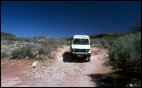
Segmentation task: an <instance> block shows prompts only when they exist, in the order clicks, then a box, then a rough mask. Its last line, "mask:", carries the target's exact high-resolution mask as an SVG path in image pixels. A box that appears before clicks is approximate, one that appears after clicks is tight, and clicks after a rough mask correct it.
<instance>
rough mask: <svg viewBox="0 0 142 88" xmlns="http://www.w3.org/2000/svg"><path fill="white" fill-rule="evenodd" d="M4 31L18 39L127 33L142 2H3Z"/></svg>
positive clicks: (136, 17) (136, 16)
mask: <svg viewBox="0 0 142 88" xmlns="http://www.w3.org/2000/svg"><path fill="white" fill-rule="evenodd" d="M1 3H2V4H1V31H2V32H8V33H13V34H15V35H16V36H17V37H33V36H47V37H56V38H63V37H70V36H73V35H74V34H86V35H90V34H91V35H92V34H101V33H107V32H126V31H128V27H129V25H131V24H132V23H133V22H135V20H136V19H138V18H140V17H141V4H140V1H65V2H64V1H2V2H1Z"/></svg>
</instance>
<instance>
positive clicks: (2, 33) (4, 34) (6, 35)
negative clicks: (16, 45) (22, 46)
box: [1, 32, 16, 38]
mask: <svg viewBox="0 0 142 88" xmlns="http://www.w3.org/2000/svg"><path fill="white" fill-rule="evenodd" d="M1 38H16V35H14V34H11V33H5V32H1Z"/></svg>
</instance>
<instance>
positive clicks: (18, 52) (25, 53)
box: [12, 47, 33, 58]
mask: <svg viewBox="0 0 142 88" xmlns="http://www.w3.org/2000/svg"><path fill="white" fill-rule="evenodd" d="M12 57H13V58H24V57H33V54H32V50H31V48H30V47H26V48H18V49H15V50H14V51H13V52H12Z"/></svg>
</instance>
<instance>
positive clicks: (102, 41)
mask: <svg viewBox="0 0 142 88" xmlns="http://www.w3.org/2000/svg"><path fill="white" fill-rule="evenodd" d="M91 43H92V44H93V45H94V46H95V47H104V48H108V47H109V44H108V41H107V40H106V39H103V38H101V39H99V38H96V39H91Z"/></svg>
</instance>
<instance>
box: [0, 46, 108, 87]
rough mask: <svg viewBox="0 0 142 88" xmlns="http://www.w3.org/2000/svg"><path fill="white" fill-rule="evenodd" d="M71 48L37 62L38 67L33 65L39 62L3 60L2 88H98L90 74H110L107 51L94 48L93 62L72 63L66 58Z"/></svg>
mask: <svg viewBox="0 0 142 88" xmlns="http://www.w3.org/2000/svg"><path fill="white" fill-rule="evenodd" d="M68 48H69V46H64V47H63V48H60V49H58V51H57V53H56V58H55V59H49V60H38V61H39V63H38V66H37V67H36V68H34V69H33V68H32V67H31V65H32V63H33V62H34V61H35V60H36V59H28V58H27V59H22V60H13V59H12V60H11V59H9V58H4V59H2V60H1V86H2V87H5V86H8V87H20V86H27V87H95V86H98V84H97V83H96V82H95V81H93V80H92V78H91V76H90V75H91V74H107V73H109V72H111V67H109V66H107V65H106V64H105V63H106V61H107V59H108V58H107V57H108V54H107V50H106V49H102V48H96V47H94V48H92V56H91V60H90V62H87V61H85V60H82V59H81V58H76V59H79V60H75V61H73V62H71V61H70V59H69V58H67V57H65V53H66V52H67V50H68Z"/></svg>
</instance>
